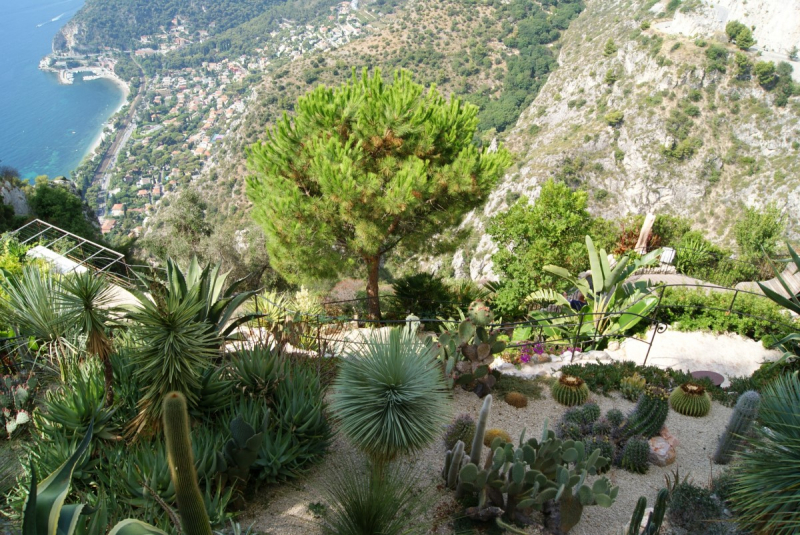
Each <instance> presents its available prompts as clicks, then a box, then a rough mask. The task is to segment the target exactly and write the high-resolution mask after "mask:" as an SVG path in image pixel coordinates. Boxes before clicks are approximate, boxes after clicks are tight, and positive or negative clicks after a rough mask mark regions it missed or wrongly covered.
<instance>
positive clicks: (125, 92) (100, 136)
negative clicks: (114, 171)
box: [81, 73, 131, 163]
mask: <svg viewBox="0 0 800 535" xmlns="http://www.w3.org/2000/svg"><path fill="white" fill-rule="evenodd" d="M100 78H103V79H106V80H110V81H111V82H112V83H113V84H114V85H116V86H117V87H119V88H120V90H121V91H122V99H121V100H120V103H119V105H118V106H117V108H116V109H115V110H114V111H113V112H111V115H109V116H108V119H106V120H105V121H104V122H103V124H102V125H101V126H100V131H99V132H98V133H97V135H96V136H95V138H94V139H93V140H92V143H91V144H90V145H89V147H88V148H87V149H86V152H84V154H83V156H81V163H83V162H84V161H85V160H86V158H94V156H95V152H96V151H97V148H98V147H99V146H100V144H101V143H102V142H103V140H104V139H105V138H106V132H105V130H106V127H107V126H110V123H111V118H112V117H114V116H115V115H116V114H118V113H119V112H120V110H121V109H122V108H124V107H125V105H127V104H128V103H129V99H130V95H131V89H130V86H129V85H128V84H127V83H125V81H124V80H122V78H120V77H119V76H117V75H116V74H113V73H111V75H110V76H102V75H98V76H96V77H93V78H91V79H90V81H91V80H98V79H100ZM84 81H86V78H84Z"/></svg>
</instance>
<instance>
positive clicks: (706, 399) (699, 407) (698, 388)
mask: <svg viewBox="0 0 800 535" xmlns="http://www.w3.org/2000/svg"><path fill="white" fill-rule="evenodd" d="M669 403H670V405H672V408H673V409H674V410H675V412H678V413H680V414H683V415H685V416H697V417H699V416H705V415H706V414H708V413H709V411H710V410H711V396H709V395H708V392H706V389H705V387H703V386H702V385H698V384H697V383H691V382H689V383H684V384H682V385H681V386H679V387H677V388H675V390H673V391H672V394H670V396H669Z"/></svg>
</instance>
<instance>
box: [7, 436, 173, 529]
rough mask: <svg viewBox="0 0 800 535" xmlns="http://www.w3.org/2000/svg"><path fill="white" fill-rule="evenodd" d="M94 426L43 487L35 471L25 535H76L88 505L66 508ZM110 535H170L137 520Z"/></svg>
mask: <svg viewBox="0 0 800 535" xmlns="http://www.w3.org/2000/svg"><path fill="white" fill-rule="evenodd" d="M93 430H94V424H93V423H92V424H89V430H88V431H87V432H86V436H85V437H83V440H82V441H81V443H80V445H78V449H76V450H75V453H73V454H72V455H71V456H70V458H69V459H67V460H66V462H65V463H64V464H62V465H61V466H60V467H58V469H57V470H56V471H55V472H53V473H52V474H50V475H49V476H47V477H46V478H45V479H44V481H42V482H41V483H39V482H37V480H36V470H35V469H33V467H31V486H30V492H29V493H28V499H27V500H26V502H25V506H24V509H23V517H22V535H73V534H74V533H75V530H76V528H77V526H78V521H79V520H80V517H81V515H83V514H87V511H86V509H88V508H87V507H86V505H85V504H69V505H65V504H64V502H65V501H66V499H67V494H68V493H69V484H70V481H71V480H72V472H73V470H74V469H75V465H76V464H77V463H78V460H80V458H81V457H82V456H83V454H84V453H86V450H87V448H88V447H89V443H90V442H91V440H92V432H93ZM109 535H167V533H166V532H164V531H161V530H160V529H158V528H156V527H154V526H151V525H150V524H146V523H145V522H141V521H139V520H134V519H131V518H129V519H126V520H122V521H120V522H119V523H118V524H117V525H115V526H114V527H113V528H112V529H111V531H110V532H109Z"/></svg>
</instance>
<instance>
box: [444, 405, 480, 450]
mask: <svg viewBox="0 0 800 535" xmlns="http://www.w3.org/2000/svg"><path fill="white" fill-rule="evenodd" d="M473 438H475V419H474V418H473V417H472V416H470V415H469V414H461V415H459V416H457V417H456V419H455V420H453V421H452V423H450V425H448V426H447V427H446V428H445V430H444V445H445V448H446V449H448V450H452V449H453V448H455V445H456V442H458V441H459V440H460V441H462V442H463V443H464V446H465V448H464V449H465V451H466V452H467V453H469V452H470V450H471V449H472V439H473Z"/></svg>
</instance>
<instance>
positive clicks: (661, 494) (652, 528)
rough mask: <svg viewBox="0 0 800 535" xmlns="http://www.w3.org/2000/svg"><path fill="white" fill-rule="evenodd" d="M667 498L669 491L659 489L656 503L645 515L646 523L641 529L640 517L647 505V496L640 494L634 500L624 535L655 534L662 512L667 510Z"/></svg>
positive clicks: (662, 520) (659, 526)
mask: <svg viewBox="0 0 800 535" xmlns="http://www.w3.org/2000/svg"><path fill="white" fill-rule="evenodd" d="M668 499H669V491H667V489H661V490H660V491H658V495H657V496H656V504H655V506H654V507H653V510H652V511H651V512H650V516H648V517H647V524H645V527H644V529H642V519H643V518H644V510H645V508H646V507H647V498H645V497H644V496H642V497H641V498H639V501H638V502H636V508H635V509H634V510H633V515H631V523H630V524H628V531H627V532H626V535H656V534H657V533H658V531H659V530H660V529H661V524H662V523H663V522H664V514H665V513H666V512H667V500H668Z"/></svg>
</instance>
